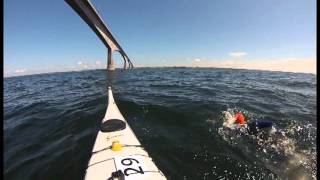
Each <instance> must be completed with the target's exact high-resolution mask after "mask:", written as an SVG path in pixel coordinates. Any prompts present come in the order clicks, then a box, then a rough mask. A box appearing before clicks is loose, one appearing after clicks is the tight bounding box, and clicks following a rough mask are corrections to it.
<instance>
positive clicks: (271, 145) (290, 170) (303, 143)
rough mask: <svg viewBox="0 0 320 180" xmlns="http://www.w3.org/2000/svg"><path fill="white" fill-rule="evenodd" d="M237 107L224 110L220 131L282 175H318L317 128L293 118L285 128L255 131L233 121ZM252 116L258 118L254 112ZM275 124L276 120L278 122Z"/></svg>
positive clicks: (240, 147) (299, 176)
mask: <svg viewBox="0 0 320 180" xmlns="http://www.w3.org/2000/svg"><path fill="white" fill-rule="evenodd" d="M235 111H236V110H235V109H228V110H227V111H224V112H222V118H221V119H222V127H220V128H218V133H219V135H220V136H221V137H222V138H223V139H224V141H226V142H227V143H228V144H230V145H232V146H233V147H235V148H238V149H240V150H241V151H243V153H244V154H245V155H246V156H247V157H248V158H249V157H250V158H252V156H253V155H254V157H255V159H257V160H258V161H259V162H261V163H262V164H264V166H265V167H267V168H268V169H269V170H271V171H272V172H274V173H275V174H277V175H278V176H279V177H280V178H281V179H316V168H317V162H316V144H315V143H316V135H315V132H316V129H315V127H313V126H311V125H299V124H298V123H297V122H295V121H292V122H291V123H290V124H289V125H288V126H286V127H285V128H280V127H277V126H273V127H272V128H271V129H269V130H267V131H260V132H258V133H257V134H255V135H252V134H249V133H248V132H247V131H245V130H244V129H245V128H244V127H241V128H239V127H237V126H235V125H234V117H233V116H234V114H235ZM250 119H257V118H256V117H255V116H253V115H252V114H251V115H250ZM275 124H276V123H275Z"/></svg>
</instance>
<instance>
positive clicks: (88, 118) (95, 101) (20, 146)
mask: <svg viewBox="0 0 320 180" xmlns="http://www.w3.org/2000/svg"><path fill="white" fill-rule="evenodd" d="M108 86H111V87H112V88H113V92H114V97H115V101H116V102H117V104H118V107H119V109H120V111H121V112H122V114H123V115H124V117H125V118H126V120H127V121H128V123H129V124H130V126H131V128H132V129H133V131H134V132H135V134H136V135H137V137H138V139H139V140H140V142H141V144H142V145H143V146H144V147H145V149H146V150H147V151H148V153H149V154H150V156H151V157H152V158H153V160H154V161H155V163H156V164H157V166H158V167H159V169H161V171H162V172H163V173H164V174H165V176H166V177H167V178H168V179H194V180H198V179H301V178H305V179H316V167H317V161H316V155H317V154H316V131H317V128H316V123H317V122H316V115H317V114H316V108H317V105H316V75H314V74H304V73H285V72H270V71H255V70H234V69H216V68H136V69H133V70H120V69H117V70H116V71H114V72H107V71H106V70H89V71H81V72H65V73H51V74H39V75H28V76H21V77H9V78H5V79H4V121H3V125H4V178H5V179H7V180H14V179H17V180H18V179H19V180H20V179H30V180H31V179H32V180H36V179H41V180H43V179H46V180H50V179H52V180H56V179H60V180H61V179H83V177H84V174H85V170H86V167H87V163H88V160H89V159H90V157H91V150H92V147H93V144H94V141H95V137H96V135H97V132H98V129H99V125H100V122H101V120H102V118H103V117H104V114H105V110H106V107H107V100H108V99H107V87H108ZM236 111H241V112H243V113H244V114H245V115H246V117H247V118H248V119H249V121H251V120H259V119H266V120H269V121H272V122H273V124H274V127H273V129H272V132H269V134H267V136H265V134H264V135H263V134H259V135H248V134H239V133H237V131H235V130H233V129H230V128H228V127H225V126H224V124H223V123H224V121H226V119H227V117H226V116H225V115H226V114H234V113H235V112H236Z"/></svg>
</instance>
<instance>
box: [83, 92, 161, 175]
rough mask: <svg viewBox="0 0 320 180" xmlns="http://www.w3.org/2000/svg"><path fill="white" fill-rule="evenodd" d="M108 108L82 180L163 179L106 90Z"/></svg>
mask: <svg viewBox="0 0 320 180" xmlns="http://www.w3.org/2000/svg"><path fill="white" fill-rule="evenodd" d="M108 96H109V98H108V99H109V100H108V107H107V111H106V114H105V117H104V118H103V120H102V123H101V126H100V130H99V132H98V135H97V138H96V141H95V144H94V147H93V150H92V156H91V159H90V161H89V163H88V168H87V170H86V175H85V179H86V180H107V179H114V178H118V179H125V180H133V179H136V180H137V179H139V180H146V179H153V180H165V179H166V177H165V176H164V175H163V173H162V172H161V171H160V170H159V169H158V168H157V166H156V165H155V163H154V162H153V160H152V159H151V157H150V156H149V155H148V153H147V152H146V151H145V150H144V149H143V147H142V146H141V144H140V142H139V141H138V139H137V137H136V136H135V134H134V133H133V131H132V129H131V128H130V126H129V124H128V123H127V121H126V120H125V119H124V117H123V116H122V114H121V112H120V111H119V109H118V107H117V105H116V103H115V101H114V98H113V94H112V91H111V87H109V89H108Z"/></svg>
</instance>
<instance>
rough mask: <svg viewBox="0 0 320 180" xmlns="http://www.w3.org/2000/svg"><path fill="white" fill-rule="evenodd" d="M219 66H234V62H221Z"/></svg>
mask: <svg viewBox="0 0 320 180" xmlns="http://www.w3.org/2000/svg"><path fill="white" fill-rule="evenodd" d="M220 64H221V65H226V66H228V65H232V64H234V62H233V61H231V60H227V61H222V62H221V63H220Z"/></svg>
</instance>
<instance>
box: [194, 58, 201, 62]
mask: <svg viewBox="0 0 320 180" xmlns="http://www.w3.org/2000/svg"><path fill="white" fill-rule="evenodd" d="M193 61H194V62H200V61H201V60H200V59H199V58H196V59H194V60H193Z"/></svg>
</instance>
